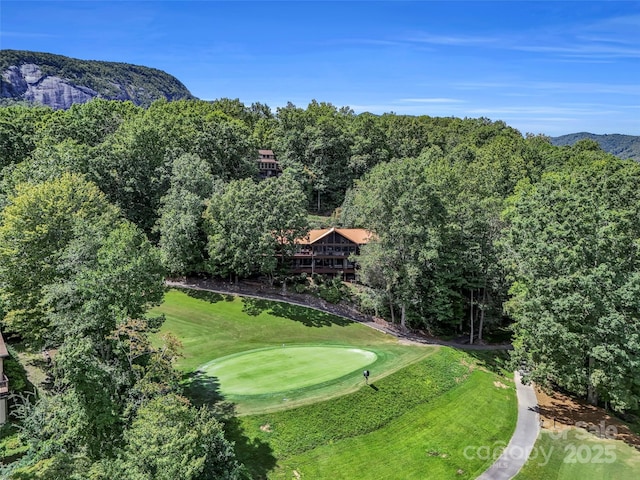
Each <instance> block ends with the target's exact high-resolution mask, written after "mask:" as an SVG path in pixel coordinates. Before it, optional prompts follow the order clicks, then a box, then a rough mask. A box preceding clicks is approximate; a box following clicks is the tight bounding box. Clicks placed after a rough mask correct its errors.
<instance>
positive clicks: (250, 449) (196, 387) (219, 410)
mask: <svg viewBox="0 0 640 480" xmlns="http://www.w3.org/2000/svg"><path fill="white" fill-rule="evenodd" d="M182 379H183V380H184V381H185V383H186V386H185V389H184V393H185V395H186V396H187V397H188V398H189V399H190V400H191V402H192V403H193V404H194V405H196V406H198V407H201V406H207V407H209V408H211V409H212V410H213V412H214V414H215V416H216V418H217V419H218V420H219V421H220V422H222V423H223V424H224V430H225V436H226V437H227V439H228V440H231V441H232V442H234V443H235V452H236V456H237V458H238V461H240V462H241V463H242V464H244V465H245V467H246V468H247V470H248V471H249V473H250V474H251V478H255V479H262V478H267V474H268V473H269V472H270V471H271V470H273V469H274V468H275V466H276V458H275V457H274V456H273V450H272V448H271V446H270V445H269V444H268V443H267V442H264V441H262V440H260V439H259V438H253V439H252V438H250V437H249V436H247V435H246V433H245V431H244V429H243V428H242V422H241V421H240V419H238V417H237V416H236V412H235V405H234V404H233V403H231V402H227V401H225V399H224V396H223V395H222V393H220V383H219V381H218V379H217V378H216V377H210V376H207V375H204V374H203V373H202V372H192V373H189V374H186V375H184V376H183V378H182Z"/></svg>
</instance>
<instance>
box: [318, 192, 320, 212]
mask: <svg viewBox="0 0 640 480" xmlns="http://www.w3.org/2000/svg"><path fill="white" fill-rule="evenodd" d="M318 212H320V190H318Z"/></svg>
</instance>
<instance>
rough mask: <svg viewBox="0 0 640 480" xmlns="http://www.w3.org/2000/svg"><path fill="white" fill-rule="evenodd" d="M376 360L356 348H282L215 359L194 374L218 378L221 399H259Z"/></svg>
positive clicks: (374, 355) (319, 381)
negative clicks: (244, 397)
mask: <svg viewBox="0 0 640 480" xmlns="http://www.w3.org/2000/svg"><path fill="white" fill-rule="evenodd" d="M376 358H377V355H376V354H375V353H374V352H370V351H368V350H362V349H359V348H345V347H314V346H294V347H287V346H285V345H283V346H281V347H275V348H267V349H260V350H254V351H249V352H244V353H242V354H239V355H231V356H229V357H223V358H219V359H216V360H213V361H211V362H209V363H207V364H206V365H203V366H202V367H201V368H199V369H198V370H200V371H201V372H202V373H204V374H206V375H209V376H212V377H216V378H218V380H219V382H220V391H221V392H222V393H223V394H225V395H262V394H266V393H276V392H286V391H290V390H296V389H298V388H305V387H308V386H311V385H316V384H319V383H324V382H328V381H330V380H334V379H337V378H340V377H342V376H344V375H347V374H349V373H352V372H354V371H356V370H358V371H359V370H360V369H361V368H363V367H366V366H367V365H370V364H372V363H373V362H375V360H376Z"/></svg>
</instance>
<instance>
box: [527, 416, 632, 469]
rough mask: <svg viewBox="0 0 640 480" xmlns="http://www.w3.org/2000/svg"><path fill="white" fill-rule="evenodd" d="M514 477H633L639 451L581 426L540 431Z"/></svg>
mask: <svg viewBox="0 0 640 480" xmlns="http://www.w3.org/2000/svg"><path fill="white" fill-rule="evenodd" d="M515 478H516V480H609V479H610V480H636V479H638V478H640V452H638V451H637V450H636V449H635V448H633V447H631V446H629V445H627V444H625V443H623V442H622V441H619V440H618V441H616V440H608V439H606V438H598V437H596V436H595V435H593V434H591V433H588V432H586V431H585V430H581V429H575V428H571V429H567V430H564V431H559V432H550V431H548V430H543V431H542V432H541V433H540V436H539V437H538V441H537V442H536V445H535V449H534V450H533V452H532V456H531V457H530V458H529V461H528V462H527V463H526V465H525V466H524V467H523V468H522V470H521V471H520V473H519V474H518V475H517V476H516V477H515Z"/></svg>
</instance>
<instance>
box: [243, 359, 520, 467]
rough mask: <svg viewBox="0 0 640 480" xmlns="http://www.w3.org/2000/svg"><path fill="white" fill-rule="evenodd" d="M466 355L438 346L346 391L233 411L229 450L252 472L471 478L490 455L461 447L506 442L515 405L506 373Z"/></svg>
mask: <svg viewBox="0 0 640 480" xmlns="http://www.w3.org/2000/svg"><path fill="white" fill-rule="evenodd" d="M468 360H469V357H468V356H467V355H466V354H464V353H461V352H457V351H454V350H451V349H448V348H443V349H440V350H439V351H438V352H436V353H435V354H434V355H431V356H429V357H427V358H425V359H423V360H420V361H418V362H416V363H414V364H412V365H410V366H408V367H406V368H404V369H402V370H400V371H399V372H396V373H394V374H393V375H390V376H388V377H386V378H384V379H382V380H380V381H377V382H375V384H374V385H373V386H372V387H363V388H361V389H360V390H358V391H357V392H355V393H353V394H350V395H347V396H344V397H340V398H337V399H334V400H332V401H328V402H320V403H316V404H313V405H307V406H304V407H300V408H297V409H293V410H286V411H282V412H274V413H270V414H264V415H252V416H246V417H242V418H241V425H240V427H239V428H238V430H237V432H236V435H238V434H240V435H238V438H237V439H236V440H237V445H238V447H239V448H238V452H239V455H240V457H241V459H242V460H243V461H244V462H245V463H246V464H247V465H248V466H249V467H250V468H251V469H252V473H253V474H254V475H255V476H256V477H258V478H260V477H261V476H264V475H267V476H269V478H292V477H294V476H295V473H293V472H294V470H295V471H296V472H297V473H298V474H299V475H301V476H302V478H312V479H337V478H344V479H352V478H359V479H378V478H379V479H410V478H415V479H424V478H434V479H446V478H475V477H476V476H477V475H479V474H480V473H481V472H482V471H484V470H485V469H486V468H488V466H489V465H490V463H491V461H487V460H482V459H478V458H469V459H467V458H465V456H464V449H465V447H467V446H469V445H471V446H474V445H493V444H495V443H496V442H505V443H506V442H508V440H509V438H510V437H511V434H512V433H513V429H514V427H515V421H516V415H517V414H516V398H515V393H514V392H515V388H514V386H513V382H510V381H509V380H507V379H505V378H500V382H503V385H501V386H496V385H495V384H494V382H495V381H496V378H497V377H496V376H495V375H494V374H492V373H490V372H486V371H482V370H479V369H477V368H475V369H473V368H470V367H469V363H467V362H468ZM505 385H506V386H507V388H503V386H505ZM274 459H277V462H274Z"/></svg>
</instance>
